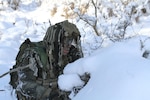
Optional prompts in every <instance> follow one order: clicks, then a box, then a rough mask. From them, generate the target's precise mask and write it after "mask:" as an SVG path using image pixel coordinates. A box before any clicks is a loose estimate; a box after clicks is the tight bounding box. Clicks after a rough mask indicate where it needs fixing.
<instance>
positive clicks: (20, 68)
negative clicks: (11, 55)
mask: <svg viewBox="0 0 150 100" xmlns="http://www.w3.org/2000/svg"><path fill="white" fill-rule="evenodd" d="M31 65H32V63H30V64H28V65H26V66H23V67H17V68H15V69H11V70H10V71H8V72H6V73H4V74H3V75H1V76H0V78H2V77H4V76H5V75H7V74H10V73H13V72H17V71H19V70H23V69H26V68H28V67H30V66H31Z"/></svg>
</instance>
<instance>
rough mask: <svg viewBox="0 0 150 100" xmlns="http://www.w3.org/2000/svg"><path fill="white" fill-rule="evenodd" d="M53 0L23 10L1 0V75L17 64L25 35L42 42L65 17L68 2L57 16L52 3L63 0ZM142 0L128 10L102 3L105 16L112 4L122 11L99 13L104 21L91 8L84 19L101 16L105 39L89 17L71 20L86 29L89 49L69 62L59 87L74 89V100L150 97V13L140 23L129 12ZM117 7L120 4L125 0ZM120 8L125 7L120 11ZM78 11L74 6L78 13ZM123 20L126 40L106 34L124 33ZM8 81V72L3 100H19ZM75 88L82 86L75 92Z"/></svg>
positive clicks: (0, 87) (31, 2) (0, 86)
mask: <svg viewBox="0 0 150 100" xmlns="http://www.w3.org/2000/svg"><path fill="white" fill-rule="evenodd" d="M52 1H53V3H51V2H52ZM52 1H51V2H50V1H47V0H43V3H42V4H41V5H40V3H39V2H38V1H35V0H22V2H21V4H20V6H19V8H18V10H13V9H11V8H10V7H9V6H8V4H7V2H6V0H5V2H4V4H5V5H3V6H2V5H1V3H0V9H1V11H0V16H1V18H0V29H1V30H0V75H2V74H3V73H5V72H7V71H9V70H10V68H12V66H13V65H14V64H15V57H16V55H17V53H18V50H19V46H20V44H21V43H22V42H23V41H24V40H25V39H26V38H30V39H31V41H40V40H42V39H43V37H44V35H45V32H46V30H47V28H48V27H49V26H50V25H51V24H52V25H53V24H55V23H57V22H60V21H63V20H65V18H64V17H62V16H61V14H62V13H63V12H62V11H63V7H65V6H66V5H65V6H64V5H63V4H64V1H61V2H60V4H57V7H58V8H59V9H58V12H57V14H55V15H54V16H53V17H52V16H50V10H51V9H52V7H53V4H55V3H57V2H59V1H58V0H56V1H55V2H54V0H52ZM116 1H117V0H116ZM0 2H2V1H0ZM85 2H87V1H85V0H83V1H82V3H85ZM141 2H143V1H141V0H140V1H138V3H135V2H131V3H130V5H128V6H127V7H126V9H123V6H117V9H114V8H115V7H116V6H115V5H114V4H113V5H112V4H111V3H110V2H109V1H108V2H107V1H105V2H102V4H103V5H105V4H106V3H107V7H105V6H104V7H103V6H102V5H101V6H100V7H103V9H102V12H103V14H104V15H106V17H108V13H106V12H105V10H108V9H107V8H112V9H113V10H114V12H115V13H117V12H118V13H117V15H116V16H117V17H111V18H106V20H105V19H104V18H103V17H102V15H100V13H98V17H99V18H101V19H97V18H95V17H93V15H94V14H93V13H94V12H93V8H91V9H89V12H88V14H87V15H86V16H83V17H85V18H86V19H87V20H89V21H90V23H91V24H93V22H94V21H96V19H97V20H98V26H97V28H98V31H99V32H102V33H106V34H103V35H102V37H98V36H96V35H95V34H94V31H93V30H92V29H91V28H92V27H90V26H89V25H87V23H85V22H84V21H82V20H79V19H78V20H77V19H69V21H70V22H73V23H75V24H76V25H77V27H78V28H79V30H80V32H81V42H82V50H83V53H84V57H83V58H80V59H78V60H77V61H75V62H73V63H69V64H68V65H66V67H65V68H64V70H63V74H62V75H60V76H59V78H58V86H59V88H60V89H61V90H63V91H67V92H68V91H70V92H71V94H70V95H69V97H70V98H71V99H72V100H150V95H149V93H150V67H149V65H150V59H149V58H150V56H149V57H148V59H146V58H144V57H143V56H142V55H143V52H144V51H145V50H147V51H150V38H149V33H150V29H149V26H150V15H149V14H146V15H144V16H142V15H141V12H139V13H140V18H139V21H138V22H136V21H135V18H134V17H135V16H137V15H135V16H132V18H129V17H127V15H125V14H127V13H129V12H130V10H131V9H130V8H131V6H132V5H136V6H137V5H138V4H141ZM147 2H148V0H147ZM67 3H69V1H67ZM79 4H80V3H79ZM50 5H52V6H50ZM76 5H78V3H76ZM116 5H120V2H118V3H117V4H116ZM144 6H146V8H147V9H149V6H148V4H146V3H144ZM140 7H142V6H139V7H138V10H139V11H140V9H141V8H140ZM120 8H121V9H122V11H119V9H120ZM100 9H101V8H100ZM78 10H79V9H77V8H76V9H75V11H76V12H78V13H79V11H78ZM125 12H127V13H125ZM148 13H149V12H148ZM118 18H121V19H118ZM75 20H77V21H75ZM49 21H51V23H50V22H49ZM124 21H127V22H129V23H131V25H129V27H127V29H126V30H125V31H126V33H127V34H126V35H125V37H124V38H125V39H123V40H119V41H115V42H114V41H111V40H110V39H109V38H108V37H107V35H108V34H116V33H117V34H118V35H119V34H120V32H121V31H120V30H117V28H116V27H118V26H117V25H122V22H124ZM115 29H116V30H115ZM112 31H113V32H112ZM85 73H88V74H90V79H89V81H88V83H87V84H85V82H84V81H83V80H81V79H80V76H82V75H84V74H85ZM9 81H10V76H9V75H6V76H5V77H3V78H0V98H1V99H2V100H4V99H5V100H17V99H16V95H15V93H14V90H13V89H12V87H11V86H10V85H9ZM74 87H83V88H81V89H80V91H79V92H78V93H77V94H74V91H73V89H74Z"/></svg>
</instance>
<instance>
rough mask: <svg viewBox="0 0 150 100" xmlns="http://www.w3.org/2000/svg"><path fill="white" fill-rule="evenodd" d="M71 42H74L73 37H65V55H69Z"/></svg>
mask: <svg viewBox="0 0 150 100" xmlns="http://www.w3.org/2000/svg"><path fill="white" fill-rule="evenodd" d="M71 43H72V38H64V43H63V55H67V54H68V53H69V50H70V47H71Z"/></svg>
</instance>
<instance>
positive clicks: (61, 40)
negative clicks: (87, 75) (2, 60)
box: [10, 21, 83, 100]
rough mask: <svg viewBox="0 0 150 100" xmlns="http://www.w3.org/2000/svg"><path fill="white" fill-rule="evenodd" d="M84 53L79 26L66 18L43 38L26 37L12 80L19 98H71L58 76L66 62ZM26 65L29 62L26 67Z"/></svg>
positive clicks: (11, 82) (42, 99)
mask: <svg viewBox="0 0 150 100" xmlns="http://www.w3.org/2000/svg"><path fill="white" fill-rule="evenodd" d="M81 57H83V54H82V50H81V43H80V33H79V31H78V29H77V27H76V26H75V25H74V24H72V23H69V22H68V21H63V22H61V23H57V24H55V25H53V26H51V27H49V28H48V30H47V32H46V35H45V37H44V39H43V41H40V42H31V41H30V39H26V40H25V41H24V42H23V43H22V45H21V46H20V50H19V52H18V55H17V57H16V64H15V65H14V66H13V68H12V69H11V70H13V69H15V68H18V67H22V70H18V71H17V72H13V73H10V76H11V78H10V84H11V85H12V87H13V88H14V89H15V91H16V94H17V98H18V100H69V98H68V93H67V92H63V91H61V90H59V88H58V85H57V79H58V76H59V75H60V74H62V71H63V69H64V67H65V66H66V64H68V63H71V62H73V61H75V60H77V59H79V58H81ZM24 66H27V68H25V67H24Z"/></svg>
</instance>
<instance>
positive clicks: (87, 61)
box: [59, 38, 150, 100]
mask: <svg viewBox="0 0 150 100" xmlns="http://www.w3.org/2000/svg"><path fill="white" fill-rule="evenodd" d="M142 53H143V52H142V50H141V48H140V40H139V38H134V39H131V40H128V41H124V42H121V43H115V44H113V45H111V46H108V47H106V48H103V49H100V50H97V51H96V52H94V53H93V55H91V56H89V57H86V58H81V59H79V60H77V61H76V62H73V63H71V64H68V65H67V66H66V67H65V69H64V74H63V80H62V81H64V82H65V80H69V82H70V84H72V82H74V81H76V83H77V81H81V80H79V79H77V80H75V78H73V77H71V76H70V77H68V76H66V75H67V74H71V73H73V74H77V75H82V74H83V73H85V72H88V73H90V75H91V78H90V80H89V82H88V83H87V85H86V86H85V87H84V88H82V89H81V90H80V91H79V93H78V94H77V95H76V96H75V97H73V98H72V100H150V95H149V93H150V67H149V65H150V60H148V59H145V58H143V57H142ZM72 79H73V80H72ZM69 82H68V83H67V85H66V86H64V87H61V88H68V87H69V86H70V85H69ZM62 83H63V82H62ZM59 85H61V83H59Z"/></svg>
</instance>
